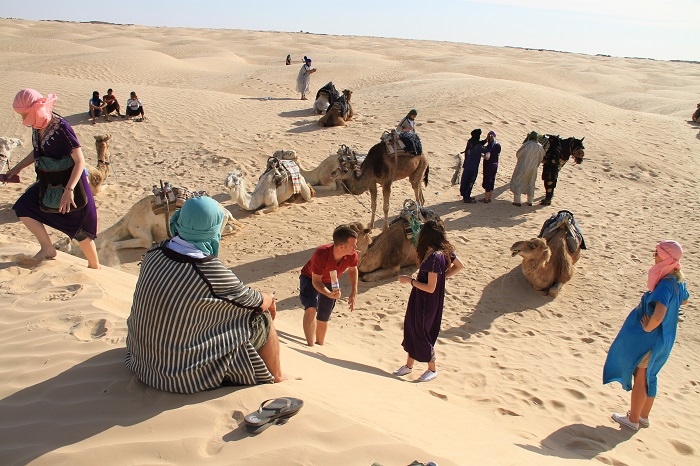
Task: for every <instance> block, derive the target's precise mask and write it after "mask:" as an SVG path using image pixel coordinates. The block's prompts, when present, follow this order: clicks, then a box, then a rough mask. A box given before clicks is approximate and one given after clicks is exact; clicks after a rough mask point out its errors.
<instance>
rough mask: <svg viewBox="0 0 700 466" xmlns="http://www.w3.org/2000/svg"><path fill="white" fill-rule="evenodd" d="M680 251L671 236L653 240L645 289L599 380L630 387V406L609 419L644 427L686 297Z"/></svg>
mask: <svg viewBox="0 0 700 466" xmlns="http://www.w3.org/2000/svg"><path fill="white" fill-rule="evenodd" d="M682 255H683V249H682V248H681V245H680V244H678V243H676V242H675V241H668V240H666V241H661V242H660V243H658V244H657V245H656V251H655V252H654V262H655V264H654V266H653V267H652V268H650V269H649V274H648V277H647V288H649V291H647V292H645V293H644V295H643V296H642V300H641V302H640V303H639V305H638V306H637V307H636V308H635V309H634V310H632V312H630V314H629V316H627V319H626V320H625V323H624V324H622V328H621V329H620V332H619V333H618V334H617V337H616V338H615V341H613V343H612V346H610V350H609V351H608V356H607V359H606V360H605V367H604V368H603V383H609V382H615V381H617V382H620V383H621V384H622V388H624V389H625V390H627V391H630V389H631V390H632V395H631V402H630V409H629V411H627V413H626V414H625V413H614V414H613V415H612V418H613V420H614V421H616V422H617V423H619V424H620V425H622V426H625V427H628V428H630V429H633V430H638V429H639V427H640V426H642V427H649V413H650V411H651V407H652V405H653V404H654V399H655V397H656V392H657V376H658V374H659V371H660V370H661V368H662V367H663V365H664V364H665V363H666V361H667V360H668V356H669V354H670V353H671V349H672V348H673V344H674V342H675V341H676V329H677V327H678V312H679V311H680V307H681V305H682V304H685V303H686V302H688V298H689V297H690V295H689V294H688V290H687V289H686V287H685V279H684V278H683V274H682V273H681V263H680V260H681V256H682ZM633 379H634V382H633Z"/></svg>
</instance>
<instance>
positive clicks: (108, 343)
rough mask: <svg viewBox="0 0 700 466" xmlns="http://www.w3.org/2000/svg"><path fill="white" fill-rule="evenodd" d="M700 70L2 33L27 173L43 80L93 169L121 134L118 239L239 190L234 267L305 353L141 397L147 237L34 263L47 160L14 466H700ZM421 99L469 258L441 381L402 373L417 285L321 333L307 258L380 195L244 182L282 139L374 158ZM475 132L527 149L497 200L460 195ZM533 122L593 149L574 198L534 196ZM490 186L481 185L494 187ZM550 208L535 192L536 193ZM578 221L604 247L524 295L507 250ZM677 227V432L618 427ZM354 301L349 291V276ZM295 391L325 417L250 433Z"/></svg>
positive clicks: (22, 240) (7, 243)
mask: <svg viewBox="0 0 700 466" xmlns="http://www.w3.org/2000/svg"><path fill="white" fill-rule="evenodd" d="M287 54H291V55H292V59H293V65H292V66H285V65H284V60H285V57H286V56H287ZM304 55H307V56H309V57H311V58H312V59H313V65H314V67H316V68H317V69H318V72H317V73H316V74H314V75H313V76H312V94H313V95H315V92H316V90H317V89H318V88H319V87H321V86H323V85H324V84H325V83H327V82H328V81H333V82H334V83H335V84H336V86H337V87H338V89H344V88H349V89H351V90H353V92H354V94H353V104H354V109H355V114H356V116H355V119H354V121H352V122H350V123H349V124H348V125H347V126H346V127H340V128H319V127H318V126H316V125H315V122H316V120H317V119H318V117H317V116H316V115H314V114H313V113H312V111H311V105H312V102H313V100H309V101H301V100H299V95H298V94H297V93H296V92H295V91H294V83H295V79H296V75H297V72H298V70H299V67H300V66H301V58H302V57H303V56H304ZM698 78H700V67H699V65H698V64H697V63H680V62H663V61H653V60H645V59H625V58H611V57H602V56H586V55H575V54H568V53H558V52H553V51H537V50H523V49H516V48H497V47H486V46H472V45H465V44H455V43H446V42H428V41H412V40H395V39H381V38H371V37H334V36H326V35H314V34H304V33H270V32H254V31H239V30H205V29H175V28H149V27H140V26H133V25H105V24H77V23H64V22H39V21H21V20H9V19H4V20H0V108H2V111H0V136H6V137H17V138H21V139H22V140H23V141H24V145H23V146H22V147H20V148H18V149H16V150H15V152H14V153H13V161H14V162H16V161H17V160H19V159H20V158H21V157H24V156H25V155H26V154H27V153H28V150H29V148H30V147H31V140H30V138H31V133H30V130H29V129H28V128H25V127H23V126H22V125H21V120H20V118H19V117H18V116H17V115H16V114H15V113H14V112H13V111H12V107H11V104H12V99H13V97H14V95H15V93H16V92H17V91H18V90H19V89H21V88H23V87H31V88H35V89H37V90H38V91H40V92H42V93H44V94H47V93H49V92H55V93H56V94H57V95H58V99H59V100H58V102H57V104H56V107H55V111H57V112H58V113H59V114H61V115H63V116H64V117H66V118H67V119H68V121H69V122H70V123H71V124H72V125H73V128H74V129H75V131H76V133H77V135H78V137H79V139H80V141H81V143H82V145H83V150H84V154H85V157H86V158H87V160H88V162H89V163H91V164H93V165H94V164H96V162H97V161H96V153H95V148H94V139H93V136H95V135H98V134H106V133H109V134H111V135H112V141H111V146H110V149H111V156H112V169H113V174H112V175H111V177H110V179H109V180H108V185H109V186H108V187H107V188H106V189H105V191H104V192H103V193H102V194H100V195H99V196H98V197H97V199H96V202H97V207H98V212H99V228H100V230H104V229H106V228H107V227H109V226H110V225H112V224H113V223H115V222H116V221H117V220H118V219H119V218H120V217H121V216H123V215H124V214H125V213H126V212H127V211H128V209H129V208H130V207H131V206H132V205H133V204H134V203H135V202H136V201H138V200H139V199H141V198H143V197H144V196H145V195H146V194H148V193H149V192H150V189H151V186H152V185H153V184H156V183H158V182H159V180H168V181H170V182H172V183H173V184H174V185H182V186H187V187H189V188H190V189H197V190H199V189H203V190H206V191H207V192H208V193H209V194H211V195H212V196H214V197H215V198H216V199H217V200H219V201H220V202H221V203H222V204H223V205H224V206H225V207H227V208H228V209H229V210H230V211H231V213H232V214H233V215H234V217H235V218H236V219H238V220H239V221H240V222H241V223H242V224H243V225H244V228H243V229H242V230H241V231H240V232H239V233H238V234H236V235H233V236H229V237H226V238H225V239H224V240H223V242H222V248H221V251H220V258H221V259H222V260H223V261H224V263H226V264H228V265H229V266H230V267H232V270H233V271H234V272H235V273H236V274H237V275H238V276H239V277H240V278H241V279H242V280H243V281H244V282H245V283H247V284H248V285H250V286H253V287H256V288H259V289H262V290H265V291H273V290H274V291H275V292H276V294H277V296H278V298H279V304H278V315H277V319H276V326H277V328H278V329H279V333H280V339H281V346H282V347H281V354H282V364H283V367H284V370H285V371H286V372H288V373H290V374H293V375H295V376H298V377H301V378H302V379H301V380H292V381H286V382H284V383H281V384H274V385H266V386H256V387H239V388H235V387H228V388H222V389H219V390H215V391H210V392H206V393H199V394H195V395H176V394H170V393H164V392H160V391H157V390H154V389H151V388H149V387H147V386H145V385H144V384H142V383H141V382H139V381H138V380H137V379H136V378H135V377H134V376H133V375H132V374H131V373H130V372H129V371H128V370H127V369H126V368H125V366H124V364H123V359H124V355H125V340H126V319H127V317H128V315H129V310H130V306H131V296H132V293H133V289H134V285H135V283H136V279H137V275H138V271H139V260H140V256H141V255H142V254H143V253H144V252H145V250H143V249H141V250H129V251H124V252H122V253H120V254H119V257H118V258H117V259H113V260H108V258H106V257H103V258H102V259H103V261H104V262H109V264H110V265H111V267H103V268H102V269H101V270H97V271H95V270H89V269H87V268H86V262H85V260H83V259H80V258H77V257H73V256H69V255H67V254H63V253H59V256H58V258H57V259H56V260H52V261H45V262H43V263H41V264H40V265H37V266H28V265H23V264H22V263H21V261H18V260H17V259H18V257H21V256H22V255H31V254H34V252H36V250H38V245H37V243H36V241H35V240H34V239H33V237H32V236H31V234H30V233H29V232H28V231H27V230H26V229H25V228H24V227H23V226H22V224H21V223H20V222H19V221H18V219H17V218H16V216H15V215H14V212H13V211H12V209H11V207H12V204H13V202H14V201H15V199H16V198H17V197H18V196H19V195H20V194H21V192H22V191H23V190H24V189H26V188H27V187H28V186H30V184H31V182H32V179H33V176H32V175H33V174H32V173H31V169H27V170H25V171H24V172H23V173H22V175H21V176H22V182H21V183H20V184H18V185H17V184H8V185H5V186H0V207H1V209H0V309H2V311H1V312H0V354H2V358H0V463H2V464H3V465H8V466H9V465H20V464H33V465H63V464H66V465H67V464H70V465H88V464H89V465H93V464H101V465H125V464H133V465H144V464H178V465H193V464H207V465H231V464H236V465H239V464H240V465H248V464H255V465H278V464H297V465H370V464H372V463H373V462H379V463H381V464H383V465H385V466H391V465H407V464H409V463H410V462H411V461H413V460H418V461H421V462H427V461H430V460H432V461H435V462H436V463H438V464H439V465H440V466H445V465H466V464H480V465H505V464H508V465H511V464H512V465H515V464H517V465H525V464H527V465H549V464H579V463H580V464H583V463H588V462H591V460H597V462H601V463H603V464H611V465H612V464H614V465H668V464H673V465H684V464H687V465H690V464H697V463H698V461H700V460H699V459H698V455H699V454H700V451H699V450H700V402H699V401H700V397H699V394H700V367H699V366H700V360H699V359H698V354H700V331H699V330H698V328H697V327H698V324H699V323H700V322H699V321H698V318H697V315H696V313H697V310H698V307H697V298H696V296H697V295H696V294H695V293H696V292H697V283H698V278H699V277H700V266H699V264H700V257H699V256H698V250H699V246H700V240H699V239H698V234H697V225H698V224H699V223H700V214H699V213H698V212H700V195H699V194H700V189H699V188H698V183H699V181H698V174H699V173H700V170H699V168H700V163H699V162H698V154H700V128H699V127H698V126H697V125H692V124H690V123H689V122H688V120H689V119H690V115H691V114H692V112H693V110H694V109H695V104H696V103H697V101H698V95H700V83H699V80H698ZM110 87H111V88H113V89H114V92H115V94H116V96H117V97H118V98H119V100H120V102H121V104H122V107H123V106H124V105H125V104H126V99H127V98H128V95H129V92H130V91H132V90H134V91H136V92H137V93H138V95H139V97H140V98H141V99H142V101H143V105H144V110H145V114H146V120H145V121H143V122H135V121H126V120H121V119H119V120H117V121H112V122H105V121H104V120H101V119H98V122H97V124H96V125H92V124H90V122H89V121H88V118H87V113H86V112H87V107H88V104H87V101H88V99H89V98H90V96H91V93H92V91H93V90H98V91H100V94H103V93H105V92H106V90H107V88H110ZM411 108H416V109H417V110H418V117H417V120H416V121H417V123H418V126H417V131H418V133H419V134H420V136H421V139H422V142H423V148H424V151H425V153H426V154H427V156H428V157H429V160H430V184H429V186H428V188H427V189H426V191H425V197H426V204H427V206H428V207H429V208H431V209H433V210H434V211H435V212H437V213H438V214H439V215H441V216H442V218H443V220H444V221H445V223H446V226H447V228H448V234H449V237H450V238H451V241H452V242H453V244H454V245H455V247H456V249H457V254H458V256H459V257H460V258H461V259H462V261H463V262H464V263H465V269H464V270H463V271H462V272H461V273H460V274H458V275H457V276H455V277H453V278H452V279H450V280H449V281H448V288H447V295H446V304H445V315H444V318H443V322H442V332H441V335H440V338H439V339H438V342H437V345H436V353H437V368H438V374H439V376H438V378H437V379H436V380H434V381H432V382H430V383H424V384H418V383H414V381H415V379H417V377H418V376H419V375H420V374H421V373H422V372H423V370H424V369H425V365H424V364H419V363H417V368H416V370H414V372H413V374H411V375H409V376H407V377H405V378H403V379H399V378H396V377H394V376H392V375H391V372H392V371H393V370H395V369H396V368H398V367H399V366H400V365H401V364H403V363H404V361H405V353H404V351H403V349H402V348H401V339H402V325H403V316H404V311H405V307H406V302H407V299H408V295H409V288H408V287H407V286H405V285H400V284H399V283H398V282H397V281H396V280H395V279H387V280H383V281H380V282H376V283H372V284H366V283H361V284H360V290H359V295H358V299H357V307H356V309H355V312H354V313H351V312H349V309H348V305H347V299H346V298H343V299H342V300H341V302H339V303H338V305H337V307H336V311H335V312H334V316H333V319H332V321H331V323H330V329H329V332H328V336H327V342H326V344H325V345H324V346H322V347H319V346H316V347H313V348H309V347H307V346H306V345H305V343H304V337H303V331H302V315H303V311H302V309H301V305H300V302H299V299H298V297H297V295H298V286H299V285H298V274H299V271H300V270H301V268H302V266H303V265H304V263H305V262H306V261H307V260H308V259H309V258H310V256H311V254H312V252H313V250H314V248H315V247H316V246H318V245H321V244H324V243H327V242H330V236H331V233H332V230H333V228H334V227H335V226H336V225H338V224H340V223H346V222H351V221H361V222H365V223H367V222H368V221H369V213H368V212H367V210H366V207H365V206H367V205H369V196H368V195H367V194H365V195H362V196H359V201H361V203H360V202H358V200H356V199H355V198H353V197H352V196H350V195H349V194H342V193H341V192H331V193H329V192H318V193H317V196H316V198H315V199H314V200H313V202H310V203H291V204H286V205H283V206H282V207H281V208H280V209H279V211H277V212H274V213H271V214H268V215H264V216H259V215H255V214H253V213H251V212H246V211H244V210H242V209H240V208H239V207H238V206H237V205H235V204H233V203H232V202H231V201H230V197H229V195H228V192H227V190H226V189H225V188H224V185H223V183H224V179H225V176H226V173H227V172H229V171H231V170H233V169H237V168H240V169H242V170H243V171H244V172H245V173H246V179H247V180H248V182H249V185H251V184H252V182H253V181H254V180H256V179H257V177H258V176H259V175H260V174H261V173H262V170H263V168H264V164H265V161H266V159H267V157H268V156H270V155H271V154H272V153H273V152H274V151H275V150H278V149H294V150H296V151H297V152H298V154H299V157H300V158H301V160H302V161H303V162H304V164H305V165H306V166H307V167H313V166H316V165H317V164H318V163H319V162H320V161H321V160H323V159H324V158H326V157H327V155H328V154H330V153H335V151H336V150H337V148H338V146H339V145H340V144H347V145H349V146H351V147H353V148H355V149H356V150H358V151H359V152H366V151H367V150H368V149H369V148H370V147H371V146H372V145H374V144H375V143H376V142H378V140H379V136H380V135H381V133H382V132H383V131H384V130H387V129H391V128H393V127H394V125H396V123H397V122H398V121H399V120H400V119H401V118H402V117H403V116H404V115H405V114H406V113H407V112H408V110H409V109H411ZM474 128H481V129H482V130H483V131H484V134H485V133H486V132H487V131H488V130H494V131H496V133H497V134H498V140H499V141H500V142H501V144H502V147H503V150H502V153H501V163H500V168H499V174H498V178H497V181H496V190H495V192H494V198H495V199H494V202H492V203H491V204H482V203H478V204H474V205H467V204H463V203H462V202H461V199H460V197H459V191H458V187H456V186H450V179H451V176H452V167H453V166H454V157H453V155H452V154H456V153H457V152H459V151H461V150H463V149H464V146H465V143H466V140H467V139H468V137H469V132H470V131H471V130H472V129H474ZM532 130H536V131H538V132H541V133H552V134H560V135H562V136H563V137H568V136H576V137H579V138H580V137H584V136H585V141H584V143H585V146H586V158H585V162H584V163H583V164H582V165H574V164H573V163H569V164H567V165H566V166H565V167H564V168H563V169H562V171H561V174H560V176H559V185H558V187H557V189H556V192H555V197H554V202H553V204H552V205H551V206H550V207H542V206H539V205H538V204H536V205H535V206H533V207H527V205H525V204H524V205H523V207H516V206H513V205H511V201H512V196H511V193H510V191H509V187H508V185H509V180H510V175H511V173H512V170H513V167H514V166H515V152H516V150H517V149H518V148H519V147H520V144H521V143H522V140H523V139H524V137H525V135H526V134H527V133H528V132H529V131H532ZM480 186H481V176H479V179H478V182H477V187H475V193H476V194H477V196H478V197H481V196H480V194H481V188H480ZM542 195H543V188H542V184H541V181H538V184H537V191H536V196H537V199H536V202H538V201H539V198H540V197H541V196H542ZM410 197H412V191H411V189H410V186H409V184H408V182H406V181H399V182H397V183H395V184H394V187H393V193H392V199H391V211H390V216H392V217H393V216H394V215H396V214H397V213H398V211H399V209H400V206H401V203H402V202H403V200H404V199H406V198H410ZM560 209H568V210H571V211H572V212H574V213H575V215H576V219H577V220H578V222H579V225H580V226H581V229H582V230H583V233H584V235H585V238H586V243H587V245H588V250H586V251H584V252H583V254H582V257H581V260H580V261H579V263H578V265H577V271H576V274H575V275H574V277H573V279H572V280H571V281H570V282H569V283H568V284H566V285H565V286H564V288H563V290H562V292H561V294H560V295H559V296H558V297H557V298H556V299H552V298H550V297H547V296H544V295H543V294H542V293H540V292H537V291H535V290H534V289H533V288H532V287H531V286H530V285H529V284H528V283H527V282H526V281H525V278H524V277H523V275H522V272H521V270H520V262H521V260H520V258H518V257H515V258H511V257H510V251H509V248H510V246H511V244H513V243H514V242H515V241H518V240H521V239H528V238H531V237H534V236H536V235H537V233H538V232H539V230H540V227H541V225H542V223H543V222H544V221H545V220H546V219H547V218H548V217H549V216H550V215H551V214H552V213H555V212H557V211H558V210H560ZM381 217H382V216H381V214H380V215H379V218H380V219H381ZM381 224H382V221H381V220H380V221H379V222H378V225H377V226H378V227H379V228H377V229H375V230H374V233H375V234H378V233H379V232H380V231H381ZM51 236H52V238H53V239H55V240H58V239H60V238H61V236H62V235H61V234H60V232H55V231H52V232H51ZM667 238H668V239H675V240H677V241H679V242H680V243H681V244H682V245H683V246H684V248H685V256H684V258H683V270H684V273H685V276H686V278H687V281H688V289H689V291H690V292H691V300H690V302H689V303H688V304H687V305H686V306H684V311H685V316H686V317H685V320H684V321H683V322H681V323H680V326H679V330H678V339H677V342H676V345H675V348H674V350H673V353H672V354H671V357H670V360H669V362H668V363H667V364H666V366H665V367H664V368H663V370H662V372H661V374H660V376H659V395H658V398H657V401H656V404H655V406H654V409H653V411H652V416H651V422H652V426H651V428H648V429H642V430H640V431H639V432H636V433H633V432H632V431H630V430H625V429H621V428H620V427H619V426H618V425H617V424H616V423H615V422H614V421H612V420H611V419H610V414H611V413H612V412H614V411H624V410H626V409H627V406H628V403H629V396H628V393H627V392H624V390H622V388H621V387H620V385H619V384H617V383H615V384H610V385H605V386H604V385H602V382H601V379H602V366H603V362H604V361H605V355H606V351H607V349H608V348H609V345H610V343H611V342H612V339H613V338H614V337H615V335H616V333H617V331H618V329H619V328H620V326H621V324H622V322H623V321H624V319H625V317H626V316H627V314H628V312H629V311H630V310H631V309H632V308H633V307H634V306H636V305H637V303H638V300H639V298H640V297H641V294H642V292H643V291H644V287H645V284H646V271H647V269H648V268H649V267H650V266H651V265H652V264H653V258H652V254H653V251H654V244H655V243H656V242H657V241H659V240H662V239H667ZM402 273H407V274H412V273H415V268H408V269H405V270H404V271H403V272H402ZM341 290H342V292H343V295H344V296H345V297H346V296H347V295H348V292H349V290H350V287H349V283H348V280H347V278H346V277H341ZM278 396H293V397H298V398H302V399H303V400H304V402H305V405H304V408H303V409H302V410H301V411H300V413H299V414H297V415H296V416H295V417H293V418H291V420H290V421H289V422H288V423H287V424H286V425H283V426H273V427H271V428H270V429H268V430H267V431H265V432H263V433H262V434H260V435H259V436H250V435H248V434H247V433H246V432H245V429H243V427H242V418H243V416H244V415H245V414H247V413H249V412H252V411H253V410H255V409H256V408H257V407H258V405H259V404H260V403H261V402H262V401H264V400H267V399H269V398H274V397H278ZM596 464H597V463H596Z"/></svg>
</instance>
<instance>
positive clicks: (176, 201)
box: [152, 181, 207, 215]
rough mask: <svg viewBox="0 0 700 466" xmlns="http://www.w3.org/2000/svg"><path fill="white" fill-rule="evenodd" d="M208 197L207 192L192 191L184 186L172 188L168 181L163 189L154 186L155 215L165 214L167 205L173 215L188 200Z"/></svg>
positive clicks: (153, 206)
mask: <svg viewBox="0 0 700 466" xmlns="http://www.w3.org/2000/svg"><path fill="white" fill-rule="evenodd" d="M206 195H207V192H206V191H190V190H189V189H187V188H184V187H182V186H171V185H170V183H168V182H167V181H166V182H165V183H164V185H163V187H162V188H159V187H157V186H156V185H154V186H153V197H154V202H153V205H152V208H153V213H154V214H156V215H158V214H162V213H164V212H165V206H166V205H167V206H168V212H169V213H171V214H172V213H173V212H175V211H176V210H179V209H180V208H181V207H182V205H183V204H184V203H185V201H186V200H187V199H190V198H193V197H200V196H206ZM166 201H167V202H166Z"/></svg>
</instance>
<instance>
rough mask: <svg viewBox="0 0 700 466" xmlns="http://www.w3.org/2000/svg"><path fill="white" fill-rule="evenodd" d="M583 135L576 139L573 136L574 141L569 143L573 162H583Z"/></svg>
mask: <svg viewBox="0 0 700 466" xmlns="http://www.w3.org/2000/svg"><path fill="white" fill-rule="evenodd" d="M584 139H585V137H582V138H581V139H576V138H574V142H573V143H571V156H572V157H573V158H574V162H576V163H577V164H579V165H580V164H582V163H583V154H584V153H583V149H585V147H583V140H584Z"/></svg>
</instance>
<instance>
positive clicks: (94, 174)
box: [87, 134, 112, 195]
mask: <svg viewBox="0 0 700 466" xmlns="http://www.w3.org/2000/svg"><path fill="white" fill-rule="evenodd" d="M110 139H112V136H111V135H109V134H104V135H100V136H95V150H96V151H97V168H95V167H91V166H90V165H88V166H87V169H88V182H89V183H90V190H91V191H92V194H93V195H97V194H100V193H101V192H102V189H104V188H105V187H106V186H107V185H106V184H104V182H105V181H107V178H108V177H109V174H110V173H112V169H111V168H110V167H109V165H110V161H109V141H110Z"/></svg>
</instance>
